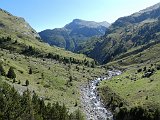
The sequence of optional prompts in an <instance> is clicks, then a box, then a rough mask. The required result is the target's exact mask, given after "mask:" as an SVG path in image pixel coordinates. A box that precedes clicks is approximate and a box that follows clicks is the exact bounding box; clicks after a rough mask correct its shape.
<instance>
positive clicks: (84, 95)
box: [81, 70, 121, 120]
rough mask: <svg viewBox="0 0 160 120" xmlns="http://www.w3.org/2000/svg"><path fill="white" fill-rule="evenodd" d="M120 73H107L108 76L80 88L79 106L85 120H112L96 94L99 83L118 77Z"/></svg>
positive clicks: (111, 115)
mask: <svg viewBox="0 0 160 120" xmlns="http://www.w3.org/2000/svg"><path fill="white" fill-rule="evenodd" d="M120 74H121V71H118V70H114V71H108V76H103V77H99V78H96V79H94V80H92V81H90V82H89V83H88V84H86V85H83V86H81V104H82V108H83V111H84V113H85V114H86V119H87V120H113V114H112V113H111V112H110V111H109V110H108V109H107V108H105V107H104V104H103V103H102V101H101V99H100V96H99V94H98V92H97V88H96V87H97V86H98V85H99V83H100V81H104V80H109V79H110V78H112V77H113V76H117V75H120Z"/></svg>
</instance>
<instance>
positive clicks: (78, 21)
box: [65, 19, 110, 29]
mask: <svg viewBox="0 0 160 120" xmlns="http://www.w3.org/2000/svg"><path fill="white" fill-rule="evenodd" d="M75 26H76V27H89V28H98V27H106V28H108V27H109V26H110V24H109V23H108V22H106V21H103V22H95V21H86V20H82V19H74V20H73V21H72V22H71V23H69V24H67V25H65V28H67V29H71V28H73V27H75Z"/></svg>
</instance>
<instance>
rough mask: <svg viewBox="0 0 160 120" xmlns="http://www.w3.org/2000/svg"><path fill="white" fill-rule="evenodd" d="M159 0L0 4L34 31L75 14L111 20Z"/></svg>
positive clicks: (51, 0) (59, 23)
mask: <svg viewBox="0 0 160 120" xmlns="http://www.w3.org/2000/svg"><path fill="white" fill-rule="evenodd" d="M158 2H160V0H1V2H0V8H2V9H5V10H7V11H8V12H10V13H12V14H13V15H16V16H20V17H23V18H25V20H26V21H27V22H28V23H29V24H30V25H31V26H32V27H33V28H34V29H36V30H37V31H38V32H39V31H41V30H44V29H53V28H60V27H63V26H64V25H65V24H67V23H69V22H71V21H72V20H73V19H75V18H79V19H84V20H90V21H97V22H100V21H108V22H110V23H112V22H114V21H115V20H116V19H118V18H119V17H123V16H127V15H130V14H132V13H134V12H138V11H139V10H142V9H144V8H146V7H149V6H151V5H154V4H156V3H158Z"/></svg>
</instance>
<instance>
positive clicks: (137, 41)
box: [85, 3, 160, 63]
mask: <svg viewBox="0 0 160 120" xmlns="http://www.w3.org/2000/svg"><path fill="white" fill-rule="evenodd" d="M159 26H160V3H158V4H156V5H154V6H152V7H149V8H147V9H144V10H142V11H140V12H137V13H134V14H132V15H130V16H127V17H122V18H119V19H118V20H117V21H115V23H113V24H112V25H111V26H110V27H109V29H107V31H106V34H105V35H104V36H103V37H102V40H101V43H99V44H97V45H96V46H95V48H94V49H92V50H91V51H89V52H88V53H87V54H88V56H90V57H92V58H94V59H96V60H97V61H99V62H100V63H107V62H109V61H111V60H112V59H113V58H114V57H116V56H117V55H119V54H121V53H124V52H126V51H128V50H129V49H131V48H135V47H138V46H140V45H144V44H148V43H150V42H151V41H155V40H158V39H157V37H158V35H159V32H160V27H159ZM85 49H87V48H85Z"/></svg>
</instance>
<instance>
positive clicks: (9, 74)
mask: <svg viewBox="0 0 160 120" xmlns="http://www.w3.org/2000/svg"><path fill="white" fill-rule="evenodd" d="M7 77H8V78H12V79H14V78H16V74H15V72H14V69H13V67H10V68H9V71H8V74H7Z"/></svg>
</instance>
